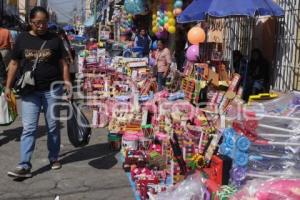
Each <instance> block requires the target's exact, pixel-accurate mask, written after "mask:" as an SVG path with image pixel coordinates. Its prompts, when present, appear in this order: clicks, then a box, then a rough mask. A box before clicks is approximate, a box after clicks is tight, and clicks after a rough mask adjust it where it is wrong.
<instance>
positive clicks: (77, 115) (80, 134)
mask: <svg viewBox="0 0 300 200" xmlns="http://www.w3.org/2000/svg"><path fill="white" fill-rule="evenodd" d="M67 116H71V118H70V119H69V120H68V121H67V131H68V137H69V140H70V142H71V144H72V145H73V146H74V147H82V146H85V145H87V144H88V143H89V141H90V137H91V127H90V125H89V121H88V120H87V118H86V117H85V115H84V114H83V113H82V112H81V111H80V110H79V108H78V107H77V106H76V104H75V103H74V102H71V103H70V106H69V107H68V115H67Z"/></svg>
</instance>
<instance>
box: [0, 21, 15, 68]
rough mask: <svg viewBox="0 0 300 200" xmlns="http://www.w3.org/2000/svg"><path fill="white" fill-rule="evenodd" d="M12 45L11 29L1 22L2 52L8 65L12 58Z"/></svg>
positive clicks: (0, 41) (0, 47)
mask: <svg viewBox="0 0 300 200" xmlns="http://www.w3.org/2000/svg"><path fill="white" fill-rule="evenodd" d="M1 23H2V22H1ZM12 46H13V38H12V36H11V34H10V31H9V30H8V29H7V28H5V27H4V26H2V25H1V24H0V53H1V55H2V59H3V62H4V64H5V66H6V67H7V66H8V63H9V60H10V51H11V49H12Z"/></svg>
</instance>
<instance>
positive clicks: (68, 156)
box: [0, 107, 134, 200]
mask: <svg viewBox="0 0 300 200" xmlns="http://www.w3.org/2000/svg"><path fill="white" fill-rule="evenodd" d="M19 109H20V107H19ZM21 131H22V124H21V118H20V117H19V118H18V119H17V120H16V121H15V122H14V123H13V124H12V125H11V126H8V127H0V175H1V178H0V199H1V200H8V199H19V200H25V199H28V200H29V199H30V200H33V199H38V200H40V199H43V200H44V199H47V200H48V199H49V200H54V199H55V197H57V196H59V198H56V200H85V199H87V200H94V199H95V200H121V199H122V200H127V199H128V200H132V199H134V197H133V194H132V190H131V188H130V185H129V182H128V180H127V177H126V175H125V173H124V171H123V169H122V165H121V163H120V162H118V160H117V157H118V155H117V154H116V153H114V152H111V151H110V150H109V147H108V144H107V143H106V142H107V139H106V138H107V133H106V131H105V130H103V129H95V130H93V135H92V137H91V141H90V144H89V145H88V146H86V147H84V148H74V147H73V146H72V145H71V144H70V142H69V141H68V137H67V127H66V122H62V130H61V135H62V143H61V161H62V164H63V167H62V169H60V170H57V171H53V170H50V168H49V166H48V159H47V155H48V150H47V136H46V127H45V120H44V116H43V113H42V114H41V118H40V126H39V131H38V136H37V138H38V139H37V143H36V148H35V152H34V154H33V158H32V164H33V169H32V172H33V175H34V176H33V178H30V179H26V180H13V179H12V178H10V177H8V176H7V171H8V170H11V169H14V168H15V166H16V164H17V163H18V160H19V138H20V134H21Z"/></svg>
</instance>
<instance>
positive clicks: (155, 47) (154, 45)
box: [152, 40, 157, 49]
mask: <svg viewBox="0 0 300 200" xmlns="http://www.w3.org/2000/svg"><path fill="white" fill-rule="evenodd" d="M152 49H157V41H156V40H155V41H154V42H153V43H152Z"/></svg>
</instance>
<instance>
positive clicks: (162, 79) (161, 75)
mask: <svg viewBox="0 0 300 200" xmlns="http://www.w3.org/2000/svg"><path fill="white" fill-rule="evenodd" d="M166 80H167V78H165V77H164V72H158V73H157V85H158V91H159V92H160V91H162V90H163V89H164V88H165V86H166Z"/></svg>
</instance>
